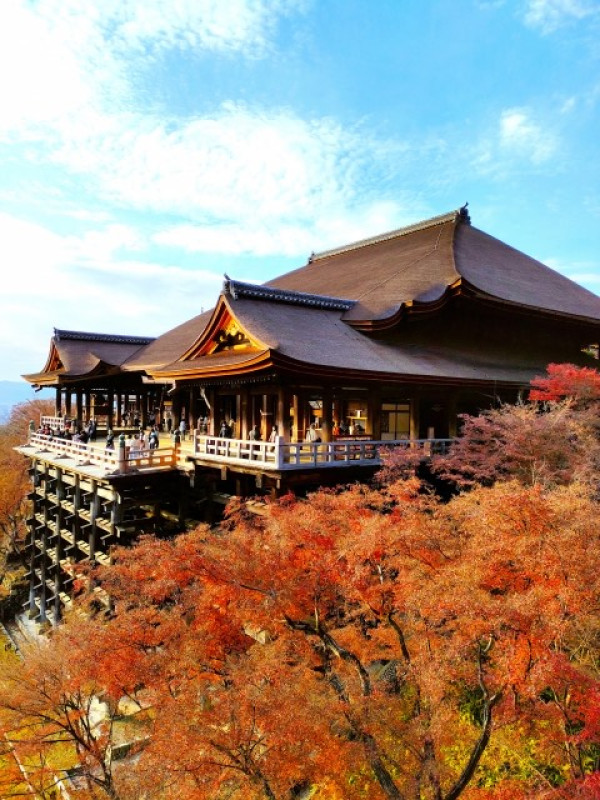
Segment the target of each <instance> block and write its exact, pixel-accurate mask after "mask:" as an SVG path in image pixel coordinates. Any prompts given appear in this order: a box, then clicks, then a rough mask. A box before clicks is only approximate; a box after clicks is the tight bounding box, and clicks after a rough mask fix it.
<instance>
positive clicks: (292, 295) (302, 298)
mask: <svg viewBox="0 0 600 800" xmlns="http://www.w3.org/2000/svg"><path fill="white" fill-rule="evenodd" d="M224 291H225V293H226V294H229V295H230V296H231V297H233V299H234V300H237V298H238V297H249V298H251V299H253V300H271V301H274V302H276V303H289V304H290V305H296V306H310V307H311V308H322V309H328V310H335V311H348V310H349V309H350V308H352V306H353V305H354V304H355V301H354V300H344V299H343V298H341V297H328V296H326V295H320V294H307V293H306V292H294V291H290V290H288V289H272V288H270V287H269V286H262V285H257V284H253V283H242V282H241V281H234V280H231V278H228V277H227V276H226V280H225V285H224Z"/></svg>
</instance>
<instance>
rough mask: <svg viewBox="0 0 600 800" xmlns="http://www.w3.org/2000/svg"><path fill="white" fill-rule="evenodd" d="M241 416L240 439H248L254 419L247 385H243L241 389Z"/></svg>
mask: <svg viewBox="0 0 600 800" xmlns="http://www.w3.org/2000/svg"><path fill="white" fill-rule="evenodd" d="M239 398H240V416H239V420H238V422H239V436H240V439H247V438H248V434H249V433H250V429H251V427H252V420H251V419H250V409H251V406H250V394H249V392H248V387H247V386H242V388H241V389H240V394H239Z"/></svg>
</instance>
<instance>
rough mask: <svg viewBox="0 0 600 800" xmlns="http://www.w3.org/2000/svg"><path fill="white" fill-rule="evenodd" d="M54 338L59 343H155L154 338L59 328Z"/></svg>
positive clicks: (56, 329) (55, 329) (55, 331)
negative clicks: (68, 341) (67, 341)
mask: <svg viewBox="0 0 600 800" xmlns="http://www.w3.org/2000/svg"><path fill="white" fill-rule="evenodd" d="M54 338H55V339H56V341H57V342H60V341H66V340H70V341H78V342H114V343H118V344H140V345H142V344H150V342H153V341H154V339H155V337H154V336H124V335H120V334H116V333H115V334H113V333H86V332H85V331H63V330H60V329H59V328H54Z"/></svg>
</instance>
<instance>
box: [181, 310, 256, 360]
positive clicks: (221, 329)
mask: <svg viewBox="0 0 600 800" xmlns="http://www.w3.org/2000/svg"><path fill="white" fill-rule="evenodd" d="M264 349H265V347H264V345H262V344H261V343H260V342H259V341H257V340H256V339H255V338H254V337H252V336H251V335H250V334H249V333H248V331H246V330H245V329H244V328H243V327H242V325H241V324H240V323H239V321H238V320H237V319H236V318H235V317H234V315H233V314H232V312H231V309H230V308H229V305H228V304H227V303H226V302H224V300H223V298H221V299H220V301H219V303H218V304H217V307H216V309H215V313H214V314H213V317H212V319H211V321H210V323H209V324H208V326H207V327H206V329H205V330H204V332H203V334H202V336H201V337H200V338H199V339H198V340H197V341H196V342H195V343H194V344H193V345H192V347H191V348H190V349H189V350H188V351H187V353H185V354H184V355H183V356H182V358H181V359H180V360H181V361H193V360H194V359H196V358H201V357H202V356H210V355H213V354H215V353H222V352H236V353H241V352H249V353H253V352H257V351H260V350H264Z"/></svg>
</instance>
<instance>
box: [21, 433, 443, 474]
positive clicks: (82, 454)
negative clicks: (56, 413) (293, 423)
mask: <svg viewBox="0 0 600 800" xmlns="http://www.w3.org/2000/svg"><path fill="white" fill-rule="evenodd" d="M452 442H453V439H400V440H396V441H372V440H368V439H347V440H339V439H338V440H337V441H334V442H286V441H284V439H283V437H277V439H276V440H275V441H274V442H255V441H251V440H245V439H224V438H221V437H220V436H200V435H199V434H198V433H196V432H194V438H193V442H192V443H191V444H192V448H191V449H189V450H188V448H187V447H185V448H184V447H183V446H175V447H159V448H156V449H152V450H151V449H147V448H145V449H143V450H132V451H129V449H128V447H119V442H118V440H117V442H115V445H116V447H115V449H114V450H109V449H106V448H103V447H102V446H101V445H96V444H94V443H93V444H89V443H83V442H74V441H72V440H71V439H63V438H62V437H59V436H44V435H43V434H41V433H31V434H30V436H29V444H30V445H31V446H32V447H34V448H35V449H36V450H37V452H52V453H54V454H57V455H58V456H61V457H63V458H70V459H73V460H75V461H76V462H78V464H79V466H85V465H86V464H87V465H90V466H92V465H93V466H101V467H104V468H105V469H106V472H107V473H108V472H111V473H120V472H128V471H130V470H132V469H157V468H159V467H169V468H174V467H176V466H177V464H178V457H179V456H180V455H181V454H182V453H183V454H184V455H186V456H191V457H192V458H196V459H198V460H201V461H203V462H211V463H214V464H215V465H231V466H243V467H245V468H248V467H249V468H251V469H257V470H260V469H268V470H276V471H286V470H302V469H314V468H319V469H322V468H328V467H333V468H335V467H352V466H354V467H358V466H371V467H373V466H379V465H380V464H381V463H382V458H381V451H382V450H386V449H387V450H390V449H397V448H404V449H406V450H410V451H411V453H414V454H415V455H417V456H422V457H423V458H430V457H431V456H432V455H436V454H443V453H445V452H447V450H448V448H449V447H450V445H451V444H452ZM184 450H185V452H184Z"/></svg>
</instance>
